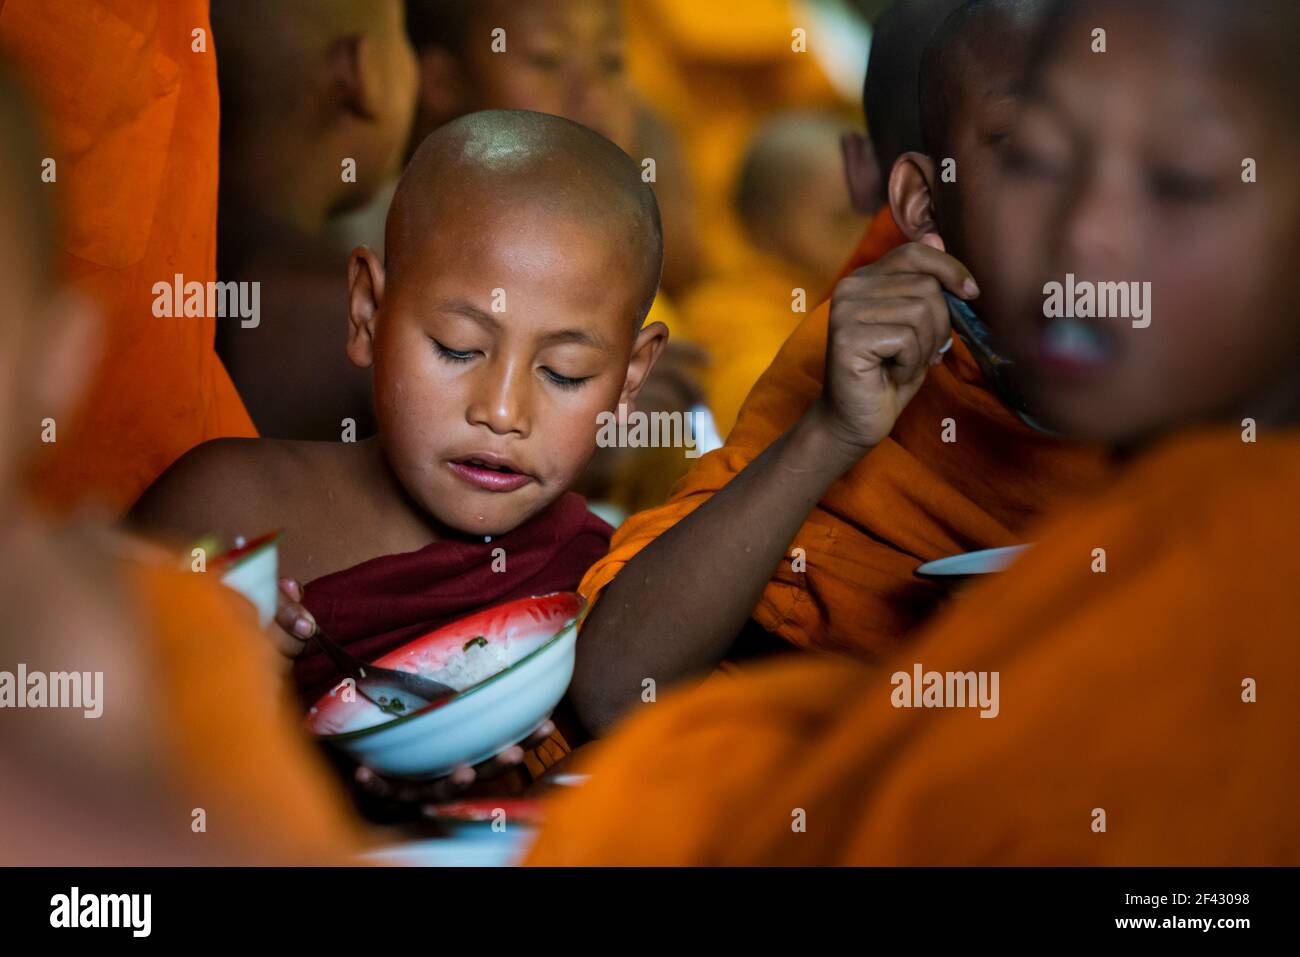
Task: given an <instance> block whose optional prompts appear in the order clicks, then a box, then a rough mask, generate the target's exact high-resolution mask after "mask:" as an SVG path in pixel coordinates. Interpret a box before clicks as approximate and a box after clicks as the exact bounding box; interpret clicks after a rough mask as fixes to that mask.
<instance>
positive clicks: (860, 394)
mask: <svg viewBox="0 0 1300 957" xmlns="http://www.w3.org/2000/svg"><path fill="white" fill-rule="evenodd" d="M927 239H930V237H927ZM933 243H934V245H933V246H931V245H928V244H924V245H923V244H920V243H911V244H909V245H906V246H903V247H900V248H899V249H896V250H894V251H893V252H891V253H890V254H889V255H887V256H885V257H883V258H882V259H881V260H879V261H878V262H876V263H874V264H872V265H871V266H867V267H865V268H863V269H860V270H858V271H857V272H856V273H854V274H853V275H851V276H848V277H846V278H845V279H844V280H843V281H841V282H840V284H839V285H838V286H837V287H836V289H835V293H834V296H833V297H832V301H831V310H830V320H829V330H828V335H827V347H826V366H825V376H824V379H823V391H822V394H821V396H820V397H819V398H818V400H817V401H815V402H814V403H813V404H812V406H811V407H810V408H809V410H808V411H807V412H806V413H805V414H804V415H803V417H802V418H800V419H799V420H798V421H797V422H796V423H795V424H794V425H793V426H791V427H790V429H789V430H787V431H786V432H785V433H784V434H783V435H782V436H781V437H780V438H778V439H777V440H776V441H775V442H774V443H773V444H772V445H771V446H769V447H768V448H767V449H766V450H765V451H764V452H763V453H762V454H761V455H760V456H759V457H758V458H756V459H755V460H754V461H753V462H751V463H750V464H749V466H748V467H746V468H745V469H744V470H743V471H742V472H740V474H738V475H737V476H736V477H735V478H734V479H732V480H731V481H730V482H729V483H728V484H727V485H726V486H724V487H723V488H722V489H721V490H719V491H718V492H717V493H715V494H714V495H713V497H712V498H710V500H709V501H708V502H706V503H705V504H704V505H702V506H700V507H699V508H698V509H696V510H695V511H694V512H692V513H691V514H690V515H688V516H686V517H685V518H684V519H682V520H681V521H680V522H678V523H677V524H676V525H674V526H673V527H672V528H671V529H669V530H668V531H667V532H665V533H664V534H663V535H661V536H660V537H659V538H658V539H656V540H655V541H654V542H652V543H651V544H650V545H648V546H646V548H645V549H644V550H642V551H641V552H640V553H639V554H637V555H636V556H635V557H634V558H633V559H632V560H631V561H629V562H628V564H627V565H626V566H624V568H623V569H622V571H620V572H619V575H618V577H617V578H615V579H614V581H613V582H612V583H611V584H610V585H609V586H608V587H607V588H606V589H605V591H604V592H603V593H602V595H601V597H600V600H599V601H598V603H597V605H596V607H595V608H594V609H593V610H592V612H591V615H590V617H589V619H588V620H587V622H586V624H585V626H584V628H583V632H582V638H581V640H580V641H579V642H578V661H577V670H576V673H575V676H574V681H573V687H572V689H571V691H570V693H571V696H572V699H573V702H574V704H575V706H576V707H577V710H578V713H579V715H580V717H581V718H582V720H583V721H584V723H586V725H587V726H588V728H590V729H591V730H592V731H593V732H595V733H597V734H600V733H604V732H605V731H607V730H608V729H609V727H610V726H611V725H612V724H613V723H614V722H615V721H616V720H617V719H618V718H619V717H620V716H621V715H622V714H623V712H624V711H625V710H627V708H629V707H630V706H631V705H632V704H634V703H636V702H637V701H639V700H640V696H641V693H642V690H643V682H644V681H645V680H646V679H653V680H654V682H655V684H656V686H657V687H658V688H663V687H666V686H669V685H671V684H674V683H676V682H678V681H681V680H683V679H685V678H689V677H692V676H695V675H699V674H702V673H704V672H707V671H708V670H709V669H710V668H712V667H713V666H714V665H716V664H717V663H718V661H720V660H721V659H722V657H723V656H724V655H725V654H726V652H727V649H728V648H729V647H730V645H731V642H732V640H733V639H734V638H735V636H736V634H737V633H738V632H739V631H740V629H741V628H742V627H743V625H744V623H745V621H746V620H747V619H748V618H749V617H750V615H751V614H752V612H753V609H754V606H755V605H756V604H757V603H758V600H759V597H760V596H761V595H762V593H763V589H764V588H765V587H766V586H767V583H768V581H769V579H770V578H771V577H772V572H773V570H774V569H775V568H776V567H777V563H778V562H780V561H782V560H783V559H784V557H785V553H786V549H787V548H788V547H789V545H790V542H791V541H792V540H793V539H794V537H795V535H796V533H797V532H798V530H799V528H800V526H801V525H802V524H803V522H804V520H805V518H806V517H807V515H808V513H809V512H810V511H811V510H812V508H813V506H814V505H816V503H817V502H818V500H820V499H821V498H822V496H823V495H824V494H825V492H826V489H827V488H828V487H829V486H830V485H831V484H832V483H833V482H834V481H835V480H836V479H838V478H839V477H840V476H841V475H843V474H844V473H845V472H847V471H848V470H849V469H850V468H851V467H852V466H853V465H854V463H855V462H857V461H858V459H860V458H861V457H862V456H863V455H865V454H866V453H867V452H868V451H869V450H870V449H871V448H872V447H873V446H875V445H876V444H877V443H878V442H880V441H881V440H882V439H884V438H885V437H886V436H887V435H888V434H889V432H890V430H892V429H893V426H894V422H895V421H896V420H897V419H898V416H899V414H901V412H902V411H903V409H904V408H905V407H906V406H907V403H908V402H909V401H911V399H912V396H914V395H915V394H916V392H917V390H918V389H919V388H920V387H921V384H922V383H923V382H924V380H925V374H926V371H927V370H928V369H929V368H930V366H931V365H934V364H936V363H938V362H939V361H942V353H941V350H942V349H944V348H945V346H946V343H947V342H948V341H949V328H948V308H947V303H946V301H945V300H944V298H943V295H942V290H943V288H944V287H946V288H948V289H949V290H951V291H952V292H953V293H954V294H955V295H958V296H961V297H963V298H968V299H969V298H973V297H974V296H975V295H978V289H977V287H976V286H975V284H974V280H973V279H972V278H971V276H970V273H969V272H968V271H967V270H966V268H965V267H964V266H963V265H962V264H961V263H960V262H958V261H957V260H956V259H953V258H952V257H951V256H949V255H947V254H946V253H945V252H943V251H942V249H941V246H942V244H941V243H940V242H939V241H938V239H937V237H934V238H933Z"/></svg>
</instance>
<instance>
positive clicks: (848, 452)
mask: <svg viewBox="0 0 1300 957" xmlns="http://www.w3.org/2000/svg"><path fill="white" fill-rule="evenodd" d="M788 435H789V441H788V442H787V445H786V451H787V453H788V454H790V455H791V457H792V458H793V460H794V461H795V462H796V463H797V467H799V468H800V469H801V470H808V471H811V472H815V473H819V474H821V475H822V476H823V477H824V478H825V485H827V486H829V485H830V484H831V483H832V482H834V481H835V480H836V479H838V478H839V477H840V476H841V475H843V474H844V473H845V472H847V471H848V470H849V469H851V468H852V467H853V466H854V465H856V464H857V463H858V460H859V459H861V458H862V457H863V456H864V455H866V454H867V453H868V452H869V451H871V449H870V447H869V446H864V445H861V444H859V443H856V442H852V441H850V440H848V439H846V438H845V437H844V436H843V435H842V434H840V432H839V431H838V430H837V429H836V428H835V425H834V423H833V422H832V421H831V419H830V416H829V415H828V414H827V411H826V408H825V406H824V405H822V403H821V402H820V401H816V402H814V403H813V404H812V405H811V406H810V407H809V408H808V411H807V412H805V413H804V414H803V416H801V417H800V419H799V421H798V422H796V423H795V424H794V425H793V426H791V428H790V431H789V433H788Z"/></svg>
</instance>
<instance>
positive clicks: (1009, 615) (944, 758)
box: [530, 430, 1300, 865]
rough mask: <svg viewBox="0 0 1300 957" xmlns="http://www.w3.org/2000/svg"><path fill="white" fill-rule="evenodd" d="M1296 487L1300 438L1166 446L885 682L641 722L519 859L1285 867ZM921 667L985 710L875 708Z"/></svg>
mask: <svg viewBox="0 0 1300 957" xmlns="http://www.w3.org/2000/svg"><path fill="white" fill-rule="evenodd" d="M1298 487H1300V431H1295V430H1293V431H1291V432H1290V433H1283V434H1275V435H1272V436H1267V435H1263V436H1261V438H1260V440H1259V443H1258V444H1256V445H1248V444H1245V443H1243V442H1242V440H1241V436H1240V434H1239V433H1238V432H1236V431H1233V430H1227V431H1220V432H1206V433H1202V434H1197V435H1186V436H1183V437H1179V438H1176V439H1173V440H1170V441H1168V442H1167V443H1165V444H1164V445H1163V446H1161V447H1158V448H1156V449H1154V450H1153V451H1151V452H1150V453H1149V454H1147V455H1146V456H1145V457H1144V458H1143V459H1141V460H1140V461H1138V462H1136V463H1134V464H1133V465H1132V466H1131V467H1130V468H1129V469H1128V470H1127V471H1126V473H1125V475H1124V477H1123V479H1122V480H1120V481H1119V482H1117V483H1116V485H1115V486H1114V487H1113V488H1112V489H1111V490H1109V492H1108V493H1106V494H1105V495H1103V496H1101V497H1099V498H1098V499H1097V500H1096V501H1095V502H1093V503H1090V504H1089V505H1088V506H1087V508H1086V510H1080V511H1076V512H1066V513H1063V514H1061V515H1060V516H1059V517H1058V519H1057V520H1055V521H1054V522H1052V523H1051V524H1050V525H1047V526H1045V527H1042V528H1041V529H1038V530H1036V532H1035V534H1034V535H1033V536H1032V537H1033V538H1035V539H1036V540H1037V541H1038V542H1039V544H1038V545H1037V546H1035V548H1034V549H1033V550H1032V551H1031V552H1029V553H1027V554H1026V555H1025V556H1024V557H1023V558H1022V559H1021V560H1020V562H1018V563H1017V564H1016V565H1014V566H1013V567H1012V568H1011V569H1010V570H1009V571H1007V572H1006V573H1004V574H1002V575H1000V576H997V577H995V578H993V579H991V580H989V581H987V582H986V583H984V584H981V585H980V586H978V587H976V588H973V589H971V590H970V591H969V592H967V593H965V594H963V595H962V596H961V597H960V598H959V599H958V600H957V601H956V602H955V603H954V605H953V606H952V607H951V608H950V609H949V610H948V611H947V612H946V613H945V614H944V615H943V616H942V617H941V618H940V619H939V620H938V621H937V622H936V624H935V626H934V628H932V629H930V630H929V631H928V632H927V633H926V634H924V635H922V636H920V637H918V638H917V639H916V640H914V641H913V642H912V643H911V644H909V646H908V647H907V649H906V651H905V653H903V654H901V655H899V656H897V657H895V658H894V659H893V660H892V661H889V662H888V663H886V664H884V665H883V666H882V667H877V668H867V667H865V666H861V665H857V664H853V663H849V662H830V661H826V660H804V661H801V662H799V663H797V664H793V665H792V664H783V665H777V666H775V667H768V668H766V669H764V670H762V671H760V672H757V673H753V674H751V675H749V676H747V677H745V678H741V679H738V680H715V681H711V682H709V683H708V684H706V685H705V686H703V687H701V688H699V689H697V690H695V691H691V692H686V693H683V694H681V695H680V696H678V697H677V698H675V699H673V700H670V701H668V702H665V703H660V704H656V705H652V706H647V707H645V708H643V709H642V711H641V713H640V714H639V715H638V716H637V717H636V718H634V719H633V720H632V722H631V723H630V724H629V725H628V726H627V727H626V728H625V729H624V730H623V731H622V733H617V734H615V736H614V737H613V738H611V739H609V740H607V741H604V742H602V743H601V744H600V745H599V747H600V748H601V750H600V751H599V752H597V753H596V754H595V755H593V758H594V760H593V762H592V763H591V764H590V765H589V766H588V769H589V770H590V771H591V775H592V776H591V779H590V781H589V782H588V783H587V784H585V785H584V786H583V787H582V788H580V789H578V790H576V791H575V792H573V793H572V794H566V795H565V796H564V797H562V798H560V799H559V800H557V801H556V803H555V804H554V806H552V807H551V808H550V813H549V815H548V818H547V822H546V826H545V827H544V829H543V831H542V833H541V835H540V838H539V841H538V843H537V845H536V846H535V848H534V850H533V852H532V855H531V858H530V862H531V863H534V864H728V865H749V864H812V863H835V864H1063V863H1076V864H1078V863H1082V864H1125V865H1238V864H1265V865H1271V864H1290V865H1295V864H1300V817H1297V815H1296V813H1295V809H1296V808H1297V807H1300V734H1297V733H1296V729H1297V728H1300V642H1297V641H1296V640H1295V634H1296V621H1297V620H1300V593H1298V592H1297V590H1296V589H1295V587H1294V582H1295V580H1296V579H1297V578H1300V552H1297V550H1296V542H1297V541H1298V540H1300V513H1298V512H1297V511H1296V508H1295V490H1296V488H1298ZM1097 548H1104V549H1105V550H1106V571H1105V573H1096V572H1094V571H1093V570H1092V566H1093V563H1094V552H1093V550H1094V549H1097ZM917 663H919V664H920V665H921V666H922V667H923V668H924V669H925V670H926V671H931V670H933V671H939V672H948V671H954V672H956V671H962V672H965V671H972V670H973V671H991V672H998V673H999V695H998V698H999V705H1000V710H999V712H998V714H997V716H996V717H995V718H990V719H984V718H981V717H980V715H979V713H978V710H977V709H974V708H951V707H949V708H929V709H927V708H896V707H894V706H893V704H892V703H891V697H892V696H893V695H894V693H895V690H896V689H895V686H894V685H893V684H892V683H891V680H890V679H891V675H892V674H894V673H895V672H896V671H902V672H906V673H908V674H911V673H912V671H913V668H914V665H916V664H917ZM1256 695H1257V697H1258V700H1257V701H1252V700H1247V699H1252V698H1254V697H1255V696H1256ZM1103 813H1104V818H1103V816H1102V815H1103ZM1103 824H1104V829H1102V826H1103Z"/></svg>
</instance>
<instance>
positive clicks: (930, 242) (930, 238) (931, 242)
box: [917, 233, 948, 253]
mask: <svg viewBox="0 0 1300 957" xmlns="http://www.w3.org/2000/svg"><path fill="white" fill-rule="evenodd" d="M917 242H918V243H924V244H925V245H926V246H930V247H931V248H933V249H937V250H939V252H941V253H946V252H947V251H948V247H947V246H945V245H944V244H943V237H942V236H940V235H939V234H938V233H926V234H925V235H924V236H922V237H921V238H920V239H918V240H917Z"/></svg>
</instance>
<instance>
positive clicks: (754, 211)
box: [736, 110, 850, 224]
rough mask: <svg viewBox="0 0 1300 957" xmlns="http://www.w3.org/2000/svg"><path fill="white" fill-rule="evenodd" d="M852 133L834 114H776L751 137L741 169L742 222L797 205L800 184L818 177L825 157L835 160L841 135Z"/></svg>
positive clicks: (738, 203) (738, 193)
mask: <svg viewBox="0 0 1300 957" xmlns="http://www.w3.org/2000/svg"><path fill="white" fill-rule="evenodd" d="M849 131H850V127H849V125H848V124H847V123H845V122H844V121H843V120H841V119H840V118H839V117H838V116H836V115H834V114H832V113H828V112H820V111H812V110H809V111H801V112H793V113H785V114H780V115H778V116H776V117H774V118H773V119H771V120H768V121H767V122H766V123H765V124H763V126H762V127H761V128H760V129H759V131H758V133H757V134H755V136H754V140H753V142H752V144H751V145H750V147H749V152H748V153H746V155H745V162H744V164H743V165H742V166H741V170H740V180H739V184H738V187H737V190H736V206H737V208H738V210H739V212H740V215H741V218H742V219H744V220H745V222H746V223H749V224H756V223H759V222H760V221H761V220H762V219H763V217H764V216H767V215H770V214H773V213H775V214H777V215H779V214H780V213H781V212H782V209H783V207H784V205H785V203H786V202H787V201H797V199H798V197H799V186H800V183H801V182H802V181H803V180H804V178H805V177H807V176H808V175H809V174H814V173H819V172H820V171H821V167H822V166H824V165H825V164H824V159H825V157H826V156H827V155H831V156H834V157H835V158H836V161H837V162H838V160H839V148H840V137H841V136H843V135H844V134H845V133H847V132H849Z"/></svg>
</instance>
